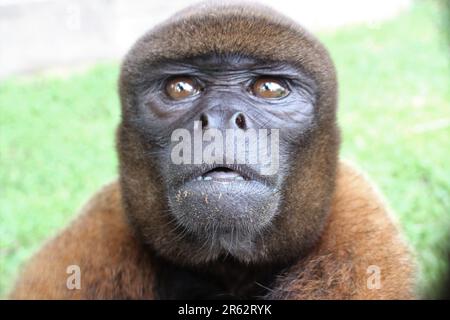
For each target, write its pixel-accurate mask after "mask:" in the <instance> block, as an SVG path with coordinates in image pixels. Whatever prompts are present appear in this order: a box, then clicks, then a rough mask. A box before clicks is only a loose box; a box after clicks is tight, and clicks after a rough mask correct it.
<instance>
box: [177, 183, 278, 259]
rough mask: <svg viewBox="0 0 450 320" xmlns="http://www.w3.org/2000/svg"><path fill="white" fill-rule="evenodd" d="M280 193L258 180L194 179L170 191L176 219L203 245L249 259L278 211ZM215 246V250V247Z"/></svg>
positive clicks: (219, 252)
mask: <svg viewBox="0 0 450 320" xmlns="http://www.w3.org/2000/svg"><path fill="white" fill-rule="evenodd" d="M279 202H280V197H279V193H278V192H276V189H274V188H271V187H270V186H269V185H267V184H265V183H263V182H260V181H256V180H237V179H234V180H226V179H210V180H201V179H200V180H197V179H194V180H191V181H188V182H186V183H184V184H183V185H181V186H180V187H179V188H177V189H176V190H173V192H170V193H169V207H170V212H171V214H172V215H173V216H174V217H175V219H176V221H177V222H178V223H179V224H180V225H181V226H183V227H184V229H185V230H187V232H189V233H190V234H191V235H192V236H193V237H194V238H195V239H196V240H197V241H198V244H199V247H200V248H204V249H205V251H210V252H214V257H213V256H211V257H209V259H215V258H217V257H218V256H220V255H222V254H223V255H231V256H233V257H235V258H237V259H238V260H241V261H242V262H249V261H250V260H251V257H252V256H254V255H255V251H256V250H259V248H258V247H259V246H258V245H257V244H258V243H260V241H259V240H258V239H259V238H261V237H262V236H263V233H264V231H265V229H267V228H268V227H269V226H270V224H271V221H272V220H273V218H274V216H275V215H276V213H277V211H278V205H279ZM211 249H213V250H211Z"/></svg>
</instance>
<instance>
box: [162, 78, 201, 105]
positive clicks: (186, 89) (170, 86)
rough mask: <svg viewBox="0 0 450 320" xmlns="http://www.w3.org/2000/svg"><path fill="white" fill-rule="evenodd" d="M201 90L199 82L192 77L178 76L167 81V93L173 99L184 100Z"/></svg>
mask: <svg viewBox="0 0 450 320" xmlns="http://www.w3.org/2000/svg"><path fill="white" fill-rule="evenodd" d="M200 91H201V88H200V86H199V85H198V83H197V82H196V81H195V80H194V79H193V78H190V77H176V78H172V79H170V80H169V81H168V82H167V83H166V93H167V95H168V96H169V97H170V98H171V99H173V100H183V99H186V98H189V97H191V96H195V95H197V94H198V93H199V92H200Z"/></svg>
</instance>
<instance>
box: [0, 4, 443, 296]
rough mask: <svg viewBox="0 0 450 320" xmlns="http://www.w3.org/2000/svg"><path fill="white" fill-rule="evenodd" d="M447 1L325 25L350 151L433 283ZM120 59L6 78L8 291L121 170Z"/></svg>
mask: <svg viewBox="0 0 450 320" xmlns="http://www.w3.org/2000/svg"><path fill="white" fill-rule="evenodd" d="M440 9H441V8H440V5H439V2H431V1H427V2H425V1H422V2H420V3H417V4H416V5H414V7H413V8H412V9H411V10H409V11H408V12H406V13H404V14H402V15H401V16H399V17H397V18H395V19H394V20H391V21H387V22H384V23H381V24H376V25H372V26H351V27H345V28H343V29H339V30H338V31H335V32H332V33H331V32H329V33H323V34H320V38H321V40H323V42H324V43H325V44H326V46H327V47H328V48H329V50H330V52H331V55H332V57H333V58H334V60H335V62H336V66H337V70H338V75H339V80H340V110H339V120H340V124H341V127H342V130H343V145H342V154H343V156H344V157H345V158H350V159H352V160H353V161H354V162H356V163H357V164H358V165H359V166H360V167H361V168H363V169H364V170H366V171H367V172H368V173H369V175H370V176H371V177H372V179H373V180H374V181H376V182H377V184H378V185H379V186H380V188H381V189H382V190H383V192H384V194H385V195H386V197H387V198H388V200H389V202H390V204H391V206H392V207H393V209H394V210H395V212H396V214H397V215H398V217H399V220H400V222H401V224H402V226H403V228H404V230H405V234H406V236H407V239H408V240H409V241H410V243H411V245H412V247H414V248H415V249H416V252H417V257H418V260H419V262H420V266H421V278H420V280H421V287H422V288H425V289H427V288H428V289H430V288H431V291H432V289H433V287H434V286H435V284H436V283H437V282H438V280H439V277H440V276H441V274H442V272H443V270H444V269H445V267H446V262H445V260H444V259H443V255H442V250H443V249H444V245H445V244H446V242H445V239H446V237H445V236H446V234H448V233H449V226H450V225H449V215H450V166H449V157H450V151H449V150H450V144H449V138H450V125H449V122H450V104H449V102H450V81H449V76H450V67H449V60H448V59H449V47H448V43H446V42H445V41H446V38H445V33H444V32H443V30H439V27H440V25H439V23H440V22H441V21H442V17H441V13H440ZM117 76H118V64H116V63H111V64H102V65H98V66H96V67H95V68H92V69H91V70H89V71H87V72H83V73H81V74H74V75H72V76H70V77H68V78H61V77H59V78H58V77H55V76H53V77H50V76H33V77H31V78H30V77H27V78H15V79H9V80H6V81H3V82H2V83H0V297H2V296H3V297H4V295H5V294H6V292H7V291H8V290H9V289H10V288H11V285H12V283H13V281H14V278H15V276H16V275H17V272H18V270H19V266H20V264H21V263H23V262H24V261H25V260H26V259H27V258H28V257H30V255H31V254H32V253H33V252H35V250H37V248H39V246H40V245H41V244H42V243H43V241H44V240H45V239H47V238H48V237H49V236H51V235H53V234H54V233H55V232H56V231H57V230H59V229H61V228H62V227H63V226H64V225H66V224H67V223H68V221H69V220H71V219H73V217H74V214H75V212H76V211H77V209H78V208H79V207H80V206H81V205H82V204H83V203H84V202H85V201H86V200H87V198H88V197H89V195H90V194H91V193H93V192H94V191H95V190H96V189H98V188H99V186H101V185H102V184H103V183H105V182H108V181H109V180H111V179H113V178H114V177H115V176H116V175H117V159H116V155H115V151H114V130H115V126H116V124H117V123H118V120H119V103H118V98H117V93H116V79H117Z"/></svg>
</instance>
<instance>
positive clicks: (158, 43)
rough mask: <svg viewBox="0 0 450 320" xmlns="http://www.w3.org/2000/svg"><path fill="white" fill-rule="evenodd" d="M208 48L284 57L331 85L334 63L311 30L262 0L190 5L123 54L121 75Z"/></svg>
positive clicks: (203, 52)
mask: <svg viewBox="0 0 450 320" xmlns="http://www.w3.org/2000/svg"><path fill="white" fill-rule="evenodd" d="M211 54H218V55H224V54H225V55H226V54H239V55H243V56H249V57H254V58H256V59H260V60H270V61H280V62H288V63H290V64H292V65H294V66H296V67H298V68H299V69H300V70H301V71H302V72H304V73H306V74H307V75H308V76H310V77H311V78H312V79H314V80H316V81H317V82H318V83H319V84H320V86H325V88H323V89H324V90H325V92H327V91H328V90H329V89H332V88H334V86H335V81H336V79H335V71H334V66H333V63H332V61H331V59H330V57H329V55H328V52H327V51H326V49H325V48H324V47H323V46H322V45H321V44H320V42H319V41H318V40H317V39H316V38H315V37H314V36H313V35H311V34H310V33H309V32H308V31H306V30H305V29H304V28H303V27H301V26H300V25H298V24H297V23H295V22H294V21H293V20H291V19H290V18H288V17H286V16H284V15H281V14H280V13H278V12H277V11H275V10H273V9H270V8H268V7H266V6H263V5H259V4H256V3H246V4H236V3H234V2H231V3H226V4H223V3H216V2H206V3H200V4H197V5H193V6H190V7H188V8H186V9H184V10H182V11H180V12H178V13H176V14H175V15H173V16H172V17H171V18H169V19H168V20H166V21H165V22H163V23H161V24H159V25H158V26H156V27H155V28H153V29H152V30H150V31H149V32H147V33H146V34H144V35H143V36H142V37H141V38H140V39H139V40H138V41H137V42H136V43H135V45H134V46H133V47H132V49H131V50H130V51H129V53H128V54H127V56H126V57H125V60H124V62H123V65H122V80H123V81H128V82H132V81H133V79H137V78H138V77H136V75H137V74H139V71H140V70H142V67H144V66H151V65H152V64H157V63H159V62H160V61H167V60H178V59H179V60H182V59H186V58H193V57H197V56H205V55H211ZM320 89H321V88H319V90H320Z"/></svg>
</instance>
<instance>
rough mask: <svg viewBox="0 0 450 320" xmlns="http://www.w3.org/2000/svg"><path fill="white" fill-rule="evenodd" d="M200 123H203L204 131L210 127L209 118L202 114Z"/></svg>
mask: <svg viewBox="0 0 450 320" xmlns="http://www.w3.org/2000/svg"><path fill="white" fill-rule="evenodd" d="M200 121H201V123H202V129H205V128H206V127H207V126H208V116H207V115H206V114H204V113H202V114H201V116H200Z"/></svg>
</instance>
